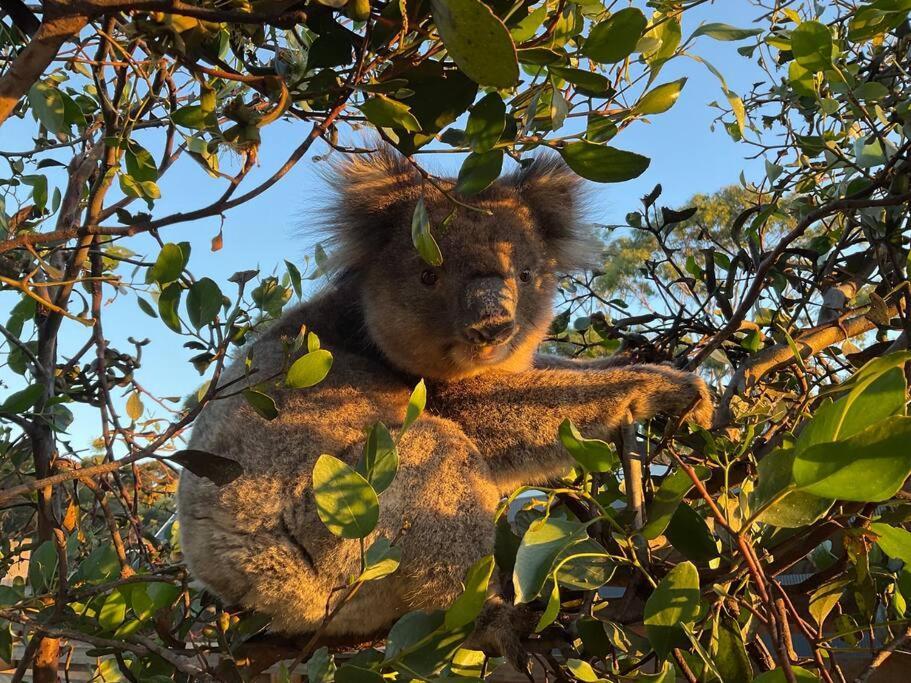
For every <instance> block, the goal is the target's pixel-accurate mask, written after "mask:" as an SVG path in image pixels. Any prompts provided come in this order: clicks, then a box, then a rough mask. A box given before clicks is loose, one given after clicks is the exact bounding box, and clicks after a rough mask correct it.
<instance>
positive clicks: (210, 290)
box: [187, 277, 222, 330]
mask: <svg viewBox="0 0 911 683" xmlns="http://www.w3.org/2000/svg"><path fill="white" fill-rule="evenodd" d="M221 303H222V295H221V289H219V287H218V285H217V284H215V281H214V280H212V279H211V278H207V277H204V278H201V279H199V280H197V281H196V282H194V283H193V284H192V285H191V286H190V291H189V293H188V294H187V315H188V316H189V318H190V323H191V324H192V325H193V327H195V328H196V329H197V330H198V329H199V328H200V327H202V326H203V325H208V324H209V323H210V322H212V321H213V320H215V316H217V315H218V311H219V310H220V309H221Z"/></svg>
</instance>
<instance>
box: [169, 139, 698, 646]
mask: <svg viewBox="0 0 911 683" xmlns="http://www.w3.org/2000/svg"><path fill="white" fill-rule="evenodd" d="M334 185H335V189H336V191H337V198H336V200H335V203H334V205H333V207H332V214H331V219H330V221H329V222H330V225H329V228H330V231H331V234H332V235H333V236H334V239H335V242H336V244H335V252H334V253H335V254H336V258H337V259H338V261H339V265H340V270H341V274H340V276H339V278H338V279H337V281H335V282H334V283H333V284H332V285H330V286H328V287H327V288H326V289H325V290H324V291H322V292H321V293H319V294H318V295H317V296H316V297H315V298H313V299H312V300H311V301H309V302H307V303H304V304H303V305H301V306H298V307H297V308H295V309H293V310H290V311H289V312H287V313H286V314H285V315H284V316H283V317H282V318H281V320H279V321H278V322H277V323H275V324H274V325H273V326H272V328H271V329H270V330H269V331H267V332H266V333H265V334H263V336H262V337H260V338H259V339H258V340H257V341H256V342H255V344H254V346H253V354H252V358H253V363H252V365H253V368H254V369H255V371H256V372H254V373H253V377H252V379H251V380H250V381H249V382H250V383H251V384H252V383H256V382H259V381H262V380H263V379H264V378H266V377H269V376H276V375H278V377H279V379H278V381H277V382H275V383H274V384H275V386H274V388H272V389H271V390H270V394H271V395H272V396H273V397H274V398H275V400H276V403H277V404H278V409H279V415H278V417H277V418H276V419H274V420H272V421H268V420H265V419H263V418H262V417H260V416H259V415H258V414H257V413H255V412H254V411H253V410H252V409H251V408H250V407H249V406H248V405H247V403H246V402H245V401H244V399H243V397H242V396H240V395H239V393H240V392H239V391H238V389H239V387H240V386H244V385H245V383H246V382H247V380H242V382H241V384H240V385H237V384H235V385H233V386H232V388H231V389H230V390H229V391H228V393H229V394H231V396H230V397H229V398H225V399H223V400H217V401H215V402H213V403H211V404H210V405H208V406H207V407H206V408H205V410H204V411H203V412H202V414H201V416H200V418H199V420H198V421H197V423H196V426H195V427H194V430H193V436H192V439H191V443H190V447H191V448H194V449H199V450H203V451H209V452H211V453H215V454H220V455H224V456H226V457H229V458H232V459H234V460H237V461H238V462H240V463H241V464H242V465H243V468H244V474H243V476H241V477H240V478H238V479H236V480H235V481H234V482H232V483H230V484H229V485H226V486H223V487H221V488H219V487H217V486H215V485H214V484H212V483H211V482H210V481H208V480H207V479H202V478H199V477H197V476H194V475H193V474H191V473H189V472H187V471H184V472H183V474H182V476H181V481H180V490H179V518H180V533H181V545H182V549H183V553H184V556H185V558H186V562H187V565H188V566H189V568H190V571H191V572H192V574H193V575H194V576H195V577H196V578H198V579H200V580H201V581H203V582H204V583H205V584H206V586H208V587H209V588H210V589H211V590H212V591H214V592H215V593H216V594H218V595H219V596H221V597H222V598H223V599H224V600H225V601H227V602H229V603H232V604H239V605H244V606H246V607H250V608H255V609H256V610H258V611H260V612H263V613H265V614H267V615H269V616H271V617H272V628H273V629H274V630H277V631H280V632H284V633H289V634H294V633H302V632H308V631H313V630H315V629H316V628H317V627H318V626H319V624H320V622H321V621H322V619H323V617H324V614H325V611H326V604H327V600H328V599H329V596H330V592H331V591H332V589H334V588H337V587H339V586H342V585H344V584H345V582H346V581H347V579H348V577H350V576H352V575H356V574H357V572H358V571H359V563H360V546H359V543H358V541H356V540H342V539H339V538H337V537H335V536H333V535H332V534H331V533H330V532H329V531H328V530H327V529H326V528H325V527H324V525H323V524H322V522H321V521H320V520H319V518H318V516H317V513H316V508H315V503H314V499H313V496H312V493H311V471H312V469H313V465H314V462H315V460H316V458H317V457H318V456H319V455H320V454H322V453H330V454H333V455H335V456H337V457H339V458H342V459H343V460H345V461H346V462H348V463H350V464H351V465H354V463H355V462H356V461H357V459H358V457H359V455H360V453H361V451H362V448H363V443H364V440H365V429H366V428H368V427H369V426H370V425H372V424H373V423H375V422H376V421H378V420H381V421H383V422H385V423H386V425H388V426H389V428H390V430H391V431H392V432H393V434H395V433H396V431H397V429H398V427H399V426H400V425H401V422H402V419H403V417H404V415H405V408H406V405H407V402H408V398H409V395H410V392H411V389H412V388H413V387H414V385H415V383H416V381H417V380H418V379H419V378H421V377H423V378H425V379H426V380H427V385H428V396H429V398H428V407H427V411H426V412H425V414H424V415H423V416H422V417H421V418H420V419H419V420H418V421H417V422H416V423H415V424H414V425H413V426H412V427H411V429H410V430H409V431H408V432H407V433H406V434H405V436H404V438H403V439H402V440H401V443H400V444H399V456H400V466H399V471H398V474H397V476H396V478H395V481H394V483H393V484H392V485H391V486H390V488H389V489H387V490H386V491H385V492H384V493H383V494H382V495H381V497H380V508H381V514H380V521H379V525H378V527H377V529H376V530H375V531H374V532H373V533H372V534H371V536H370V537H369V538H368V539H367V540H366V543H367V545H368V546H369V544H370V543H372V541H373V540H374V538H376V537H378V536H385V537H387V538H389V539H391V538H393V537H394V536H396V534H397V533H398V532H399V531H400V529H401V528H402V526H403V524H406V523H407V524H408V525H409V528H408V530H407V532H406V533H405V534H404V535H402V537H401V540H400V542H399V545H400V547H401V549H402V564H401V567H400V568H399V570H398V571H397V572H396V573H394V574H392V575H391V576H389V577H388V578H386V579H383V580H381V581H375V582H370V583H368V584H366V585H365V586H364V587H363V589H362V590H361V591H360V592H359V593H357V595H356V597H355V598H354V599H353V600H352V601H351V602H350V603H349V604H347V605H346V606H344V607H343V608H342V609H341V610H340V611H339V612H338V614H337V616H336V617H335V619H334V620H333V621H332V622H331V624H330V625H329V627H328V630H327V632H326V633H327V635H336V636H346V635H351V636H362V635H363V636H367V635H372V634H375V633H377V632H381V631H382V630H383V629H386V628H388V627H389V626H390V625H391V624H392V623H393V622H394V621H395V620H396V619H397V618H398V617H400V616H401V615H402V614H404V613H405V612H408V611H410V610H414V609H419V608H444V607H446V606H448V605H449V604H450V602H451V601H452V600H453V599H454V598H455V597H457V596H458V595H459V594H460V593H461V590H462V581H463V580H464V578H465V574H466V571H467V569H468V568H469V567H470V566H471V565H472V564H473V563H474V562H475V561H476V560H478V559H479V558H480V557H482V556H484V555H486V554H489V553H490V552H492V549H493V533H494V525H493V515H494V511H495V508H496V506H497V504H498V501H499V500H500V499H501V496H502V495H504V494H506V493H508V492H510V491H511V490H513V489H514V488H515V487H516V486H518V485H520V484H534V483H541V482H544V481H546V480H547V479H548V478H552V477H554V476H556V475H559V474H561V473H563V472H565V471H566V469H567V468H568V466H569V465H570V460H569V459H568V456H567V454H566V452H565V450H564V449H563V448H562V447H561V446H560V445H559V443H558V440H557V431H558V427H559V425H560V423H561V422H562V421H563V420H564V419H565V418H571V419H572V420H573V421H574V422H575V424H576V425H578V426H579V428H580V429H581V430H582V431H583V432H584V433H585V434H587V435H590V436H600V437H602V438H609V437H610V436H611V435H612V432H613V431H614V430H615V428H616V427H617V425H618V423H619V422H620V421H621V420H622V419H623V418H624V417H625V416H626V414H627V412H628V411H630V412H631V413H632V415H633V416H634V418H635V419H639V420H641V419H645V418H648V417H651V416H652V415H654V414H656V413H658V412H664V413H671V414H678V415H679V414H680V413H681V412H683V411H684V410H686V409H687V408H688V407H690V406H693V405H695V408H694V409H693V413H692V417H693V419H694V420H696V421H697V422H699V423H700V424H703V425H708V424H709V423H710V421H711V415H712V405H711V401H710V398H709V395H708V392H707V390H706V388H705V385H704V384H703V383H702V381H701V380H699V379H698V378H697V377H695V376H694V375H690V374H686V373H682V372H678V371H676V370H673V369H671V368H669V367H665V366H654V365H639V366H627V367H607V365H608V364H599V363H597V362H595V363H588V364H585V363H576V362H573V361H570V360H566V359H557V358H547V357H541V356H536V348H537V347H538V345H539V343H540V342H541V340H542V339H543V337H544V335H545V332H546V330H547V327H548V324H549V322H550V320H551V317H552V310H551V305H552V299H553V297H554V294H555V290H556V285H557V276H556V275H555V273H557V272H559V271H561V270H564V269H568V268H572V267H574V266H577V265H579V264H580V262H581V261H582V260H584V259H585V258H586V256H588V255H590V253H591V252H590V248H589V247H588V246H587V240H586V238H585V235H584V232H583V230H582V229H581V227H580V226H579V224H578V220H577V213H578V195H579V188H578V186H577V180H576V177H575V176H574V175H573V174H572V173H571V172H570V171H568V170H567V169H565V168H564V167H563V166H562V165H561V164H560V163H559V161H554V160H549V159H539V160H538V161H536V162H535V163H534V164H533V165H532V166H531V167H530V168H529V169H526V170H525V171H523V172H519V173H517V174H515V175H513V176H511V177H507V178H504V179H502V180H500V181H499V182H497V183H496V184H494V185H493V186H492V187H491V188H489V189H488V190H486V191H485V192H484V193H482V194H481V195H479V196H477V197H471V198H467V199H466V201H468V202H470V203H472V204H474V205H477V206H479V207H481V208H484V209H487V210H488V211H490V212H491V214H492V215H484V214H482V213H479V212H475V211H469V210H467V209H464V208H459V209H458V211H457V212H456V214H455V216H454V218H453V220H452V221H451V222H450V223H449V225H448V227H443V226H444V225H445V219H446V217H447V216H448V215H449V213H450V212H451V211H452V207H453V205H452V203H451V202H450V201H449V200H448V199H446V198H445V197H444V196H443V195H442V194H441V193H440V192H438V191H437V190H435V189H433V188H432V187H431V186H430V185H428V184H422V182H421V179H420V176H416V174H415V173H414V171H413V169H412V167H411V166H410V165H408V164H407V163H405V162H404V161H403V160H400V159H398V158H397V157H396V156H395V155H394V154H393V153H391V152H389V151H381V152H378V153H377V154H374V155H372V156H370V157H360V158H356V159H354V160H351V161H348V162H346V163H345V164H344V165H343V166H342V167H341V168H339V169H338V173H337V176H336V178H335V181H334ZM448 187H450V188H451V187H452V184H451V183H450V184H449V185H448ZM419 196H423V197H424V201H425V203H426V205H427V209H428V211H429V213H430V216H431V221H432V224H433V226H434V234H435V236H436V238H437V240H438V242H439V244H440V248H441V251H442V253H443V257H444V262H443V265H442V266H440V267H439V268H436V269H431V268H430V267H429V266H427V265H426V264H425V263H424V262H423V261H421V259H420V257H419V256H418V254H417V253H416V250H415V249H414V247H413V246H412V243H411V242H412V238H411V227H410V221H411V216H412V213H413V210H414V206H415V203H416V201H417V199H418V197H419ZM426 270H433V271H434V273H435V274H436V276H437V281H436V282H435V283H434V284H433V285H432V286H428V285H427V284H424V283H422V279H428V278H426V276H422V273H423V272H424V271H426ZM526 270H527V271H528V272H527V273H525V275H522V274H523V272H525V271H526ZM526 276H528V277H526ZM523 277H525V278H526V279H528V280H529V281H528V282H524V281H522V278H523ZM478 283H481V284H478ZM491 283H493V284H491ZM472 297H475V298H478V297H480V299H479V301H480V304H479V303H478V301H475V300H474V299H473V298H472ZM485 297H486V298H485ZM467 310H470V311H474V313H473V314H472V313H466V312H465V311H467ZM478 311H480V312H481V313H478ZM473 315H474V317H472V316H473ZM477 315H483V316H487V317H484V318H483V320H490V319H492V318H491V317H490V316H493V317H496V316H498V315H499V316H501V317H503V319H504V320H507V323H508V322H509V319H510V318H511V319H512V321H513V322H514V324H515V330H514V332H513V333H512V336H511V337H510V338H509V339H508V340H507V341H505V342H504V343H501V344H499V345H494V346H489V347H483V346H479V345H472V344H471V343H468V342H466V339H465V334H466V330H467V329H469V328H470V327H471V325H472V324H474V323H475V322H477V321H476V320H475V318H476V317H477ZM301 325H306V326H307V329H308V330H312V331H314V332H316V333H317V334H318V335H319V338H320V340H321V342H322V346H323V347H324V348H327V349H329V350H330V351H331V352H332V354H333V356H334V359H335V360H334V365H333V367H332V370H331V372H330V373H329V376H328V377H327V378H326V379H325V380H324V381H323V382H322V383H321V384H319V385H317V386H315V387H312V388H309V389H303V390H292V389H286V388H284V387H283V385H282V384H281V380H282V379H283V372H282V370H283V368H286V367H287V363H288V359H287V357H286V356H287V353H286V348H288V342H287V340H288V339H293V338H294V337H295V336H296V335H297V333H298V331H299V330H300V327H301ZM243 374H244V363H242V362H238V363H236V364H235V365H234V366H233V367H231V368H230V369H229V370H228V371H227V372H226V374H225V376H224V377H223V379H222V383H228V382H232V381H235V380H237V379H238V378H242V377H243ZM493 621H497V619H493ZM500 621H501V622H502V619H500ZM494 649H496V646H494ZM501 649H502V648H501Z"/></svg>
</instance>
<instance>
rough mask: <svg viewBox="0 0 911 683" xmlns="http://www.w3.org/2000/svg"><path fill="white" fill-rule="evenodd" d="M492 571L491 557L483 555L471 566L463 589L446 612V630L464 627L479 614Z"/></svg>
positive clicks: (485, 598) (492, 562) (485, 597)
mask: <svg viewBox="0 0 911 683" xmlns="http://www.w3.org/2000/svg"><path fill="white" fill-rule="evenodd" d="M493 569H494V561H493V555H485V556H484V557H482V558H481V559H480V560H478V561H477V562H475V563H474V564H473V565H472V566H471V568H470V569H469V570H468V575H467V576H466V577H465V589H464V590H463V591H462V594H461V595H460V596H459V597H458V598H456V600H455V602H453V603H452V605H451V606H450V608H449V609H448V610H446V621H445V624H446V628H450V629H452V628H457V627H459V626H464V625H465V624H468V623H470V622H472V621H474V619H475V617H477V616H478V614H480V613H481V609H482V608H483V607H484V602H485V601H486V600H487V586H488V584H489V583H490V577H491V575H492V574H493Z"/></svg>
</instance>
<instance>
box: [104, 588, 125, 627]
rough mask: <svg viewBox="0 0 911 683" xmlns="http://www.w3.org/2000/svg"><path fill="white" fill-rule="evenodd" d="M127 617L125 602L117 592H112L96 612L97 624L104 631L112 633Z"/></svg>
mask: <svg viewBox="0 0 911 683" xmlns="http://www.w3.org/2000/svg"><path fill="white" fill-rule="evenodd" d="M126 615H127V601H126V598H125V597H124V595H123V593H121V592H120V591H119V590H115V591H113V592H112V593H111V594H110V595H108V597H107V598H106V599H105V601H104V604H103V605H102V606H101V610H100V611H99V612H98V623H99V624H101V627H102V628H103V629H104V630H106V631H114V630H116V629H117V627H118V626H120V625H121V624H122V623H123V620H124V619H125V618H126Z"/></svg>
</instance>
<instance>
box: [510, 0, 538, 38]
mask: <svg viewBox="0 0 911 683" xmlns="http://www.w3.org/2000/svg"><path fill="white" fill-rule="evenodd" d="M546 18H547V5H541V6H540V7H539V8H538V9H536V10H535V11H534V12H530V13H529V15H528V16H527V17H525V18H524V19H523V20H522V21H520V22H519V23H518V24H516V25H515V26H513V27H512V28H511V29H510V30H509V35H510V36H512V40H513V42H514V43H516V44H519V43H524V42H525V41H526V40H530V39H531V38H533V37H534V35H535V34H536V33H537V32H538V29H539V28H541V26H542V25H543V24H544V20H545V19H546Z"/></svg>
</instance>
